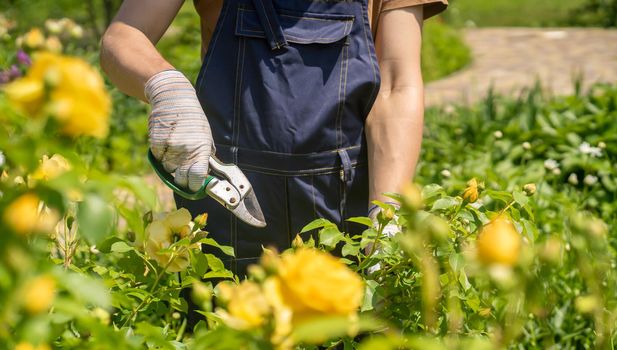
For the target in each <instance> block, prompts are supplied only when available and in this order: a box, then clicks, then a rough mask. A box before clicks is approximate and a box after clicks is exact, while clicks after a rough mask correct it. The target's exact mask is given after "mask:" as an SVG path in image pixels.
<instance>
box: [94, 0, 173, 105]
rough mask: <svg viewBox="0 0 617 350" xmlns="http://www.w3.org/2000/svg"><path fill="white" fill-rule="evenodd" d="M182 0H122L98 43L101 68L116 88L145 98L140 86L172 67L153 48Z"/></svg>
mask: <svg viewBox="0 0 617 350" xmlns="http://www.w3.org/2000/svg"><path fill="white" fill-rule="evenodd" d="M183 2H184V1H183V0H156V1H153V0H124V2H123V3H122V6H121V7H120V10H119V11H118V13H117V15H116V17H115V18H114V20H113V22H112V24H111V25H110V26H109V28H108V29H107V30H106V31H105V34H104V35H103V40H102V42H101V53H100V55H101V57H100V59H101V67H102V68H103V70H104V71H105V73H106V74H107V76H108V77H109V79H110V80H111V81H112V82H113V83H114V84H115V85H116V86H117V87H118V89H120V91H122V92H124V93H126V94H127V95H131V96H134V97H137V98H140V99H142V100H145V96H144V85H145V83H146V81H147V80H148V79H149V78H150V77H151V76H153V75H154V74H156V73H158V72H160V71H162V70H166V69H172V68H173V67H172V65H171V64H169V63H168V62H167V61H166V60H165V59H164V58H163V57H162V56H161V54H159V52H158V51H157V50H156V48H155V44H156V43H157V42H158V41H159V39H160V38H161V37H162V36H163V34H164V33H165V30H166V29H167V27H169V25H170V23H171V22H172V21H173V19H174V17H175V16H176V14H177V13H178V11H179V10H180V7H181V6H182V3H183Z"/></svg>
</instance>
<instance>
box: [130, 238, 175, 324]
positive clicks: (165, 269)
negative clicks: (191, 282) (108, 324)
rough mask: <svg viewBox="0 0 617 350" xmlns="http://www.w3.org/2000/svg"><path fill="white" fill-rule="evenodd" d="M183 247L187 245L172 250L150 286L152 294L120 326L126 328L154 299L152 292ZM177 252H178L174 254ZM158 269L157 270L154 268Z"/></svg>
mask: <svg viewBox="0 0 617 350" xmlns="http://www.w3.org/2000/svg"><path fill="white" fill-rule="evenodd" d="M182 249H186V247H180V249H178V251H177V252H172V253H171V256H170V259H169V261H168V262H167V264H165V266H164V267H163V270H162V271H161V273H159V274H158V275H157V277H156V280H154V283H153V284H152V287H151V288H150V294H148V295H147V296H146V297H145V298H144V300H142V301H141V303H139V305H138V306H137V307H136V308H135V309H133V311H131V314H130V315H129V317H128V318H127V319H126V320H125V321H124V323H122V326H121V327H120V328H124V326H126V324H127V323H128V322H129V321H131V320H132V319H133V317H135V315H137V312H139V310H140V309H141V308H142V307H143V306H144V305H145V304H146V303H149V302H150V299H152V293H154V290H155V289H156V287H157V286H158V284H159V282H161V278H163V275H164V274H165V271H167V269H168V268H169V266H170V265H171V263H172V262H173V261H174V259H175V258H176V257H177V256H178V255H180V253H182V252H183V251H182ZM174 253H177V254H174ZM154 271H156V270H154Z"/></svg>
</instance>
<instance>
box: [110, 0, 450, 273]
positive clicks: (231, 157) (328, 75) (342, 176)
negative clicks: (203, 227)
mask: <svg viewBox="0 0 617 350" xmlns="http://www.w3.org/2000/svg"><path fill="white" fill-rule="evenodd" d="M182 3H183V1H182V0H149V1H146V0H125V1H124V2H123V4H122V7H121V8H120V10H119V12H118V14H117V16H116V18H115V19H114V21H113V23H112V24H111V25H110V27H109V28H108V30H107V31H106V33H105V35H104V37H103V40H102V49H101V65H102V67H103V69H104V70H105V72H106V73H107V74H108V76H109V78H110V79H111V80H112V81H113V82H114V83H115V84H116V85H117V86H118V88H119V89H120V90H121V91H123V92H125V93H126V94H129V95H131V96H135V97H137V98H140V99H142V100H144V101H148V102H149V103H150V104H151V106H152V112H151V114H150V118H149V123H148V127H149V139H150V148H151V150H152V152H153V154H154V155H155V157H157V159H159V160H160V161H162V163H163V165H164V166H165V168H166V170H167V171H169V172H170V173H173V174H175V182H176V183H177V184H178V185H180V186H183V187H187V188H189V189H191V190H193V191H195V190H197V189H198V188H199V187H200V186H201V184H202V183H203V181H204V178H205V176H206V174H207V173H208V159H209V157H210V155H211V154H214V153H216V156H217V157H218V158H220V159H221V160H222V161H224V162H229V163H235V164H237V165H238V166H240V168H241V169H242V170H243V172H244V173H245V175H246V176H247V178H248V179H249V180H250V182H251V184H252V186H253V188H254V191H255V194H256V195H257V198H258V200H259V202H260V204H261V208H262V209H263V212H264V216H265V219H266V222H267V224H268V225H267V227H265V228H256V227H252V226H249V225H247V224H245V223H243V222H241V221H239V220H237V219H236V218H235V217H234V216H232V215H231V214H230V213H229V212H227V211H226V210H225V209H224V208H223V207H222V206H220V205H219V204H218V203H216V202H214V200H212V199H210V198H207V199H204V200H200V201H188V200H185V199H182V198H179V197H176V204H177V206H178V207H187V208H188V209H189V210H190V211H191V212H192V213H193V215H197V214H200V213H203V212H208V213H209V218H208V231H210V234H211V236H212V237H213V238H215V239H216V240H217V241H218V242H219V243H221V244H224V245H230V246H233V247H234V248H235V255H236V257H235V258H234V259H229V260H226V263H228V266H229V267H230V268H232V270H235V271H236V272H237V273H239V274H243V272H244V271H246V267H247V265H248V264H250V263H252V262H255V260H256V259H257V257H259V256H260V255H261V251H262V246H270V245H274V246H276V247H279V249H284V248H286V247H288V246H289V245H290V243H291V241H292V239H293V238H294V236H295V234H296V233H297V232H299V231H300V229H301V228H302V227H303V225H305V224H306V223H308V222H309V221H311V220H313V219H315V218H318V217H324V218H327V219H329V220H331V221H333V222H336V223H337V224H339V226H340V227H341V228H342V229H345V230H351V231H354V230H356V229H358V228H357V227H355V228H354V227H348V226H347V225H349V224H348V223H346V222H345V221H344V220H343V219H344V218H346V217H352V216H366V215H367V212H368V208H369V203H370V201H369V199H371V200H372V199H379V200H387V199H386V198H385V197H384V196H383V195H382V193H384V192H395V191H398V190H399V188H400V186H401V185H402V184H404V183H406V182H408V181H409V180H410V179H411V178H412V176H413V173H414V168H415V165H416V161H417V159H418V153H419V151H420V143H421V138H422V123H423V84H422V76H421V72H420V46H421V28H422V21H423V19H425V18H427V17H430V16H432V15H434V14H436V13H438V12H440V11H442V10H443V9H444V8H445V6H446V4H447V0H347V1H334V0H329V1H326V0H320V1H317V0H316V1H310V0H225V1H222V0H196V1H195V7H196V9H197V11H198V12H199V14H200V16H201V29H202V57H203V65H202V68H201V71H200V73H199V76H198V78H197V83H196V86H195V89H194V87H193V85H192V84H191V82H190V81H189V80H188V79H187V78H186V77H185V76H184V75H183V74H182V73H181V72H179V71H177V70H175V69H174V67H173V66H172V65H171V64H170V63H168V62H167V61H166V60H165V59H164V58H163V57H162V56H161V55H160V54H159V52H158V51H157V50H156V49H155V47H154V44H156V43H157V42H158V40H159V39H160V38H161V36H162V35H163V33H164V32H165V31H166V29H167V27H168V26H169V25H170V23H171V21H172V20H173V18H174V17H175V15H176V14H177V12H178V10H179V9H180V7H181V5H182ZM215 23H216V26H214V24H215ZM369 25H371V27H372V31H371V27H369ZM373 38H374V42H373ZM374 43H375V44H374ZM374 45H375V46H374ZM196 59H197V58H196ZM380 81H381V88H380ZM204 112H205V113H204ZM369 112H370V113H369ZM365 125H366V131H365V129H364V127H365ZM369 174H370V177H369ZM213 253H216V252H213Z"/></svg>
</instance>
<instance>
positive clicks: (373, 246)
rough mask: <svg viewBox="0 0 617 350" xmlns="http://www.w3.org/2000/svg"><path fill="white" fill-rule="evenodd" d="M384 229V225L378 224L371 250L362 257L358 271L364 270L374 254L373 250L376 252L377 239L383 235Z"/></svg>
mask: <svg viewBox="0 0 617 350" xmlns="http://www.w3.org/2000/svg"><path fill="white" fill-rule="evenodd" d="M385 227H386V225H384V224H382V223H379V226H378V227H377V235H376V236H375V240H374V241H373V243H372V245H371V250H370V251H369V253H368V254H367V255H366V256H365V257H364V259H363V260H362V262H360V264H359V265H358V271H360V270H362V269H364V268H365V267H366V264H367V261H368V260H369V258H370V257H371V256H372V255H373V254H374V253H375V250H377V244H378V243H379V239H380V238H381V236H382V235H383V230H384V228H385Z"/></svg>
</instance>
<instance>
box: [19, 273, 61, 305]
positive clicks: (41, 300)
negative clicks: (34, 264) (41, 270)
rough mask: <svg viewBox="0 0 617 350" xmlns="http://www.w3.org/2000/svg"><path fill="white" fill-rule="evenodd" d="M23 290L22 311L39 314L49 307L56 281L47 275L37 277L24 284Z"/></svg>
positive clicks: (52, 299) (53, 295) (54, 293)
mask: <svg viewBox="0 0 617 350" xmlns="http://www.w3.org/2000/svg"><path fill="white" fill-rule="evenodd" d="M23 290H24V291H23V294H22V295H23V299H22V302H23V307H24V309H25V310H26V311H28V312H29V313H30V314H39V313H42V312H45V311H47V310H49V308H50V307H51V304H52V303H53V301H54V298H55V296H56V280H55V279H54V278H53V277H52V276H49V275H42V276H38V277H35V278H33V279H31V280H30V281H28V282H26V284H25V285H24V287H23Z"/></svg>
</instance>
